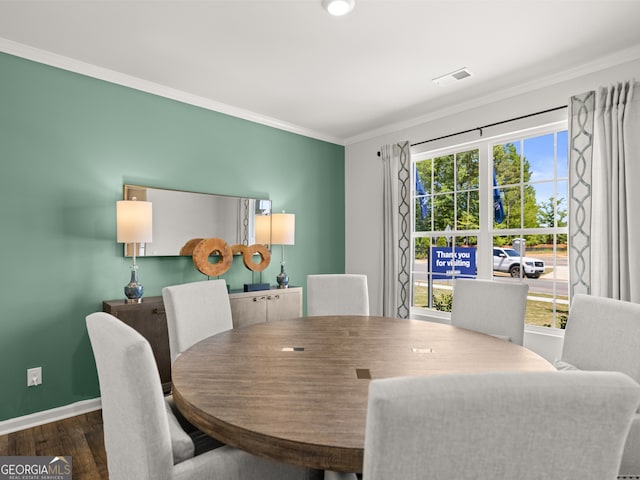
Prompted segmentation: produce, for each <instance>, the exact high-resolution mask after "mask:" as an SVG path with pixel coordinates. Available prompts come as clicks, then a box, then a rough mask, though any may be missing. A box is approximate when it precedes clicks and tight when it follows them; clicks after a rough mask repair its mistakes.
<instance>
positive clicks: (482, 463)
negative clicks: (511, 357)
mask: <svg viewBox="0 0 640 480" xmlns="http://www.w3.org/2000/svg"><path fill="white" fill-rule="evenodd" d="M639 404H640V386H639V385H638V384H637V383H635V382H634V381H633V380H631V379H630V378H629V377H628V376H626V375H624V374H621V373H617V372H567V373H558V372H499V373H496V372H493V373H484V374H467V375H442V376H432V377H414V378H408V377H407V378H390V379H383V380H373V381H372V382H371V384H370V387H369V404H368V411H367V421H366V430H365V448H364V472H363V473H364V475H363V478H364V479H365V480H388V479H390V478H398V479H400V478H401V479H403V480H418V479H419V480H424V479H445V478H446V479H450V478H460V479H462V478H468V479H471V478H473V479H474V480H513V479H518V480H540V479H545V480H560V479H567V478H572V479H573V478H575V479H577V478H579V479H581V480H603V479H605V478H609V479H614V478H616V476H617V473H618V467H619V464H620V458H621V455H622V449H623V446H624V442H625V438H626V436H627V432H628V430H629V425H630V422H631V417H632V415H633V412H634V411H635V409H636V408H637V407H638V405H639Z"/></svg>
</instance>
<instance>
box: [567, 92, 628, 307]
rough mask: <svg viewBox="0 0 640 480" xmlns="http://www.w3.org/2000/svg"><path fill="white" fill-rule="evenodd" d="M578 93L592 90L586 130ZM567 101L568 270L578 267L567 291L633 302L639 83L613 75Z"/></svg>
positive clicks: (586, 105) (586, 107)
mask: <svg viewBox="0 0 640 480" xmlns="http://www.w3.org/2000/svg"><path fill="white" fill-rule="evenodd" d="M579 98H582V99H583V100H585V99H589V98H593V100H591V103H592V104H593V115H592V122H593V127H592V130H591V131H590V127H589V121H590V120H591V119H590V118H589V112H588V110H589V109H590V108H591V107H590V106H589V104H588V102H587V103H585V106H584V110H585V111H584V112H583V113H580V112H579V111H578V110H579V109H578V110H574V108H573V107H574V104H575V102H576V99H579ZM571 101H572V103H571V105H572V109H571V110H572V118H571V122H570V128H571V132H570V138H571V144H570V184H571V194H570V196H571V198H570V206H572V207H573V210H571V211H570V215H571V223H575V225H573V226H572V228H571V230H570V239H571V242H572V245H571V249H570V261H571V271H572V274H577V275H579V274H582V278H580V277H579V276H578V277H577V278H575V279H572V282H571V293H572V294H574V293H590V294H592V295H597V296H602V297H609V298H615V299H620V300H628V301H632V302H636V303H640V269H639V268H638V265H640V250H639V249H638V245H637V244H638V242H639V241H640V212H639V209H640V84H639V83H638V82H636V81H627V82H621V83H618V84H616V85H613V86H610V87H608V88H604V87H603V88H600V89H598V91H597V92H595V95H594V92H588V93H587V94H583V95H581V96H577V97H573V98H572V99H571ZM574 113H577V116H576V117H574V116H573V114H574ZM581 115H586V116H585V117H584V118H586V119H587V120H586V121H585V122H581V120H580V118H581ZM581 137H583V138H584V141H581V140H580V138H581ZM589 138H591V142H592V143H591V145H589V146H588V147H587V148H584V147H585V145H587V143H588V140H589ZM589 170H590V171H589ZM581 172H582V173H583V174H582V176H581V175H580V173H581ZM583 193H584V195H581V194H583ZM570 208H571V207H570ZM589 214H590V218H589ZM581 229H582V231H581ZM585 242H586V243H585ZM583 263H584V265H583Z"/></svg>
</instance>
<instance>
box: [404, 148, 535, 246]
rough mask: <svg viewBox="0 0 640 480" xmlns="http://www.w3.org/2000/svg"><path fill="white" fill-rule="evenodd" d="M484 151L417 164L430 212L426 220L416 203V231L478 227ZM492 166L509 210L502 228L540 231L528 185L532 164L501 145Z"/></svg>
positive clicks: (532, 192) (468, 241) (464, 240)
mask: <svg viewBox="0 0 640 480" xmlns="http://www.w3.org/2000/svg"><path fill="white" fill-rule="evenodd" d="M478 165H479V152H478V150H476V149H474V150H469V151H466V152H458V153H456V154H450V155H444V156H441V157H436V158H432V159H427V160H424V161H421V162H417V163H416V170H417V174H418V175H420V179H421V181H422V184H423V186H424V189H425V193H426V197H427V200H428V205H429V214H428V215H427V216H426V217H425V218H424V219H423V218H422V215H421V210H420V202H419V200H417V199H416V209H415V212H416V218H415V225H416V227H415V229H416V231H418V232H429V231H444V230H445V229H446V228H447V226H449V227H450V228H452V229H453V230H474V229H477V228H479V224H480V220H479V216H480V207H479V203H480V196H479V173H478V172H479V170H478V169H479V167H478ZM493 166H494V168H495V170H496V177H497V180H498V185H499V186H500V191H501V194H502V201H503V205H504V210H505V219H504V221H503V222H502V223H500V224H496V228H498V229H508V228H521V227H522V228H536V227H538V226H539V222H538V205H537V204H536V192H535V188H534V187H533V186H532V185H529V184H528V182H529V181H530V180H531V166H530V164H529V162H528V161H527V159H526V158H524V157H520V155H519V154H518V152H517V151H516V147H515V145H514V144H513V143H507V144H503V145H496V146H495V147H494V149H493ZM474 238H475V237H473V238H460V239H457V240H456V244H458V245H460V244H464V243H466V244H472V243H473V242H475V240H474Z"/></svg>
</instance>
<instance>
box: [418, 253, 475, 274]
mask: <svg viewBox="0 0 640 480" xmlns="http://www.w3.org/2000/svg"><path fill="white" fill-rule="evenodd" d="M454 257H455V258H454ZM430 263H431V273H432V274H433V278H434V279H451V278H457V277H475V276H476V271H477V270H476V249H475V248H474V247H455V248H453V247H431V262H430Z"/></svg>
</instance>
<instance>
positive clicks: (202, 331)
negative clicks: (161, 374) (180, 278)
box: [162, 280, 233, 365]
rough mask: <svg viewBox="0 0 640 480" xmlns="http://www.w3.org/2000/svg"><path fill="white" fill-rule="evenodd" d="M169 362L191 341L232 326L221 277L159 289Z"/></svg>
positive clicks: (227, 299)
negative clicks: (164, 319) (162, 303)
mask: <svg viewBox="0 0 640 480" xmlns="http://www.w3.org/2000/svg"><path fill="white" fill-rule="evenodd" d="M162 299H163V301H164V308H165V310H166V313H167V328H168V331H169V351H170V353H171V364H172V365H173V362H175V360H176V358H178V355H180V354H181V353H182V352H184V351H185V350H186V349H188V348H189V347H191V346H192V345H194V344H196V343H198V342H199V341H200V340H204V339H205V338H207V337H210V336H211V335H215V334H216V333H220V332H224V331H227V330H231V329H232V328H233V319H232V316H231V304H230V303H229V292H228V291H227V284H226V282H225V281H224V280H205V281H200V282H192V283H183V284H181V285H173V286H169V287H164V288H163V289H162Z"/></svg>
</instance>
